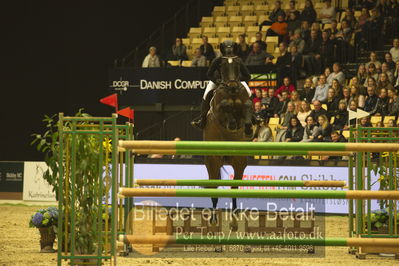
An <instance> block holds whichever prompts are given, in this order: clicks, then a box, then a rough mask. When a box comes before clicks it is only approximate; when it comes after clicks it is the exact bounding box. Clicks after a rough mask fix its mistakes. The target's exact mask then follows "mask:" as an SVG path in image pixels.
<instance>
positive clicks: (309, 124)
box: [301, 116, 321, 142]
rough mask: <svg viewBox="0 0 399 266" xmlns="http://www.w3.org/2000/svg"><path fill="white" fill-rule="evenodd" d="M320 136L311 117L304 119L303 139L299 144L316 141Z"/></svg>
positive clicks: (319, 129) (319, 131) (318, 128)
mask: <svg viewBox="0 0 399 266" xmlns="http://www.w3.org/2000/svg"><path fill="white" fill-rule="evenodd" d="M320 134H321V128H320V127H319V126H318V125H317V123H316V121H315V120H314V119H313V117H312V116H308V117H306V126H305V128H304V132H303V138H302V141H301V142H312V141H317V139H318V137H319V135H320Z"/></svg>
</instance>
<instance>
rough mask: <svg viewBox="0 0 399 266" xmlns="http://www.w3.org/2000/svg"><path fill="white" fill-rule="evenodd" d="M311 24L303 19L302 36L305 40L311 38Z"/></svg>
mask: <svg viewBox="0 0 399 266" xmlns="http://www.w3.org/2000/svg"><path fill="white" fill-rule="evenodd" d="M312 23H313V22H312ZM310 25H311V23H309V22H308V21H306V20H305V21H302V24H301V38H302V39H304V40H305V41H306V40H308V39H310Z"/></svg>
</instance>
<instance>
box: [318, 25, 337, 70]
mask: <svg viewBox="0 0 399 266" xmlns="http://www.w3.org/2000/svg"><path fill="white" fill-rule="evenodd" d="M333 60H334V43H333V42H332V41H331V40H330V34H329V32H328V31H326V30H325V31H323V32H322V33H321V43H320V61H321V67H327V66H329V65H331V64H332V62H333Z"/></svg>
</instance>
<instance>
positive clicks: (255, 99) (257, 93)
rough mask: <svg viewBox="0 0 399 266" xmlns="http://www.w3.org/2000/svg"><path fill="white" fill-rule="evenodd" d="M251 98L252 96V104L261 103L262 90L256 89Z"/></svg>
mask: <svg viewBox="0 0 399 266" xmlns="http://www.w3.org/2000/svg"><path fill="white" fill-rule="evenodd" d="M252 96H253V99H252V101H253V103H257V102H261V101H262V89H260V88H256V89H255V95H252Z"/></svg>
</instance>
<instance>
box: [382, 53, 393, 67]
mask: <svg viewBox="0 0 399 266" xmlns="http://www.w3.org/2000/svg"><path fill="white" fill-rule="evenodd" d="M384 63H386V64H387V65H388V69H389V71H395V62H394V61H393V59H392V55H391V53H385V55H384Z"/></svg>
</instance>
